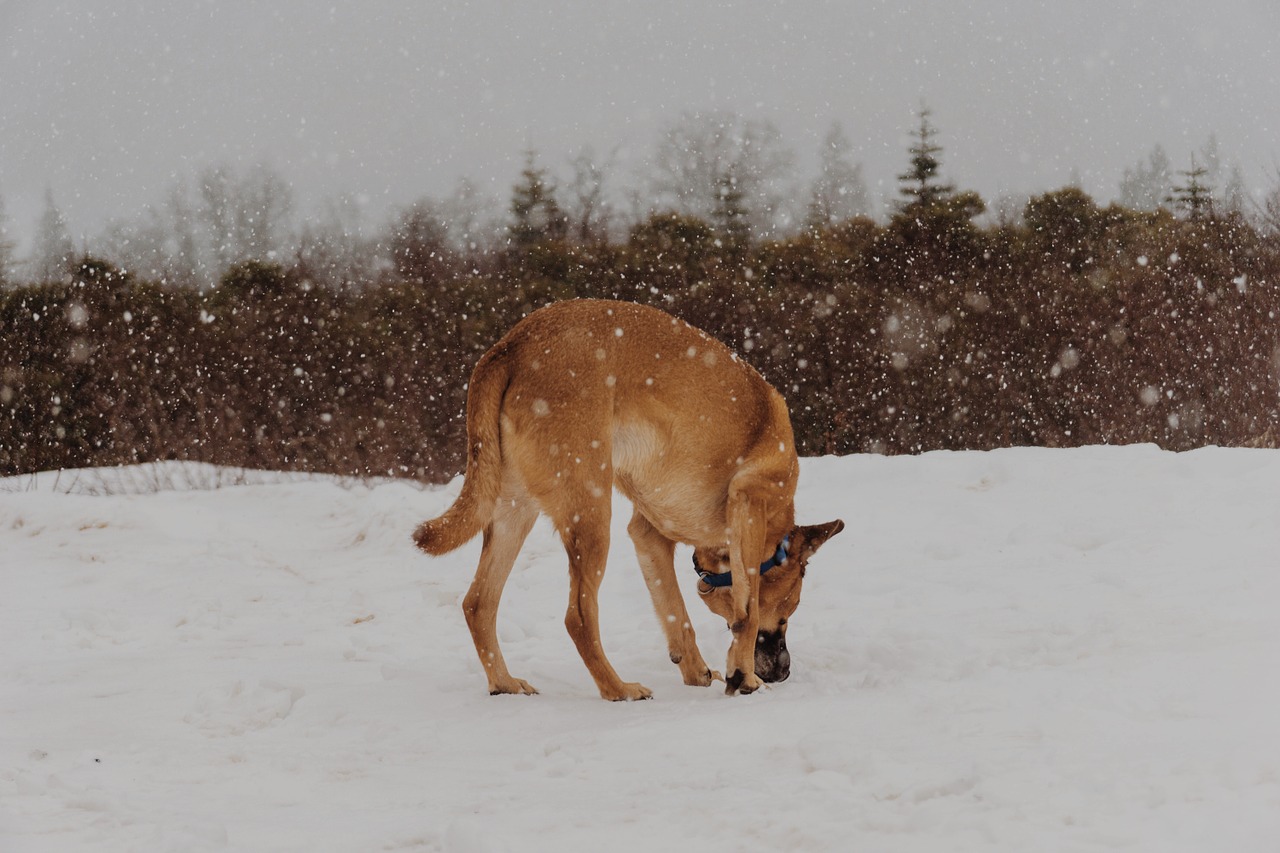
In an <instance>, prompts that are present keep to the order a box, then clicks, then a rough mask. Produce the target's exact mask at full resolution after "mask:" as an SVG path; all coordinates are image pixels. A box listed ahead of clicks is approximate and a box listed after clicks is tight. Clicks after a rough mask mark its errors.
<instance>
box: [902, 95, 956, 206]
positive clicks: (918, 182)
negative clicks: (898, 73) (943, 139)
mask: <svg viewBox="0 0 1280 853" xmlns="http://www.w3.org/2000/svg"><path fill="white" fill-rule="evenodd" d="M929 115H930V110H929V108H928V107H923V106H922V107H921V108H920V112H919V116H920V126H919V127H918V128H916V130H915V131H913V132H912V134H911V136H912V139H913V140H914V141H913V142H912V144H911V147H910V148H908V149H907V150H908V151H909V152H910V154H911V168H910V170H908V171H906V172H904V173H902V174H901V175H899V176H898V181H899V182H900V183H901V184H902V188H901V190H900V191H901V193H902V195H904V196H905V197H906V199H905V200H904V201H902V202H900V205H899V209H900V210H902V211H903V212H907V211H910V210H914V209H918V208H925V209H929V208H933V207H936V206H938V205H939V204H940V203H941V202H944V201H946V200H947V199H948V198H950V197H951V196H953V195H954V194H955V187H954V186H952V185H951V184H947V183H942V181H941V179H940V178H939V177H938V169H939V168H940V167H941V166H942V161H941V160H940V159H939V158H938V155H939V154H941V153H942V146H941V145H938V144H937V143H935V142H934V141H933V140H934V137H936V136H937V135H938V131H937V128H935V127H934V126H933V125H932V124H930V122H929Z"/></svg>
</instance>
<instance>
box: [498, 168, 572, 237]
mask: <svg viewBox="0 0 1280 853" xmlns="http://www.w3.org/2000/svg"><path fill="white" fill-rule="evenodd" d="M507 230H508V234H509V235H510V237H511V242H512V243H513V244H514V245H515V246H517V247H519V248H526V247H528V246H532V245H535V244H537V243H545V242H547V241H550V240H563V239H564V237H565V235H566V234H567V233H568V230H569V223H568V219H567V218H566V217H565V215H564V212H563V211H562V210H561V209H560V204H559V202H557V201H556V193H555V186H554V185H553V184H552V183H551V181H550V180H549V179H548V177H547V171H546V169H541V168H539V167H538V166H537V163H536V155H535V154H534V152H532V151H527V152H525V165H524V169H523V170H522V171H521V172H520V182H519V183H518V184H516V185H515V187H514V189H513V190H512V193H511V224H510V226H509V227H508V229H507Z"/></svg>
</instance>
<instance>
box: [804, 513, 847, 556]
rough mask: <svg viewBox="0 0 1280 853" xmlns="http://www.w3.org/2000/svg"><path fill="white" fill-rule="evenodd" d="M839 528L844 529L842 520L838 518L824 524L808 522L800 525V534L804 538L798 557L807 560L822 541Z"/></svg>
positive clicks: (839, 529)
mask: <svg viewBox="0 0 1280 853" xmlns="http://www.w3.org/2000/svg"><path fill="white" fill-rule="evenodd" d="M841 530H844V522H843V521H841V520H840V519H838V518H837V519H836V520H835V521H828V522H827V523H826V524H810V525H805V526H803V527H801V528H800V534H801V537H802V538H803V539H804V545H803V546H802V549H801V551H800V559H801V560H804V561H806V562H807V561H808V560H809V558H810V557H812V556H813V555H814V552H816V551H817V550H818V549H819V548H821V547H822V544H823V543H824V542H826V541H827V540H828V539H830V538H831V537H832V536H835V535H836V534H837V533H839V532H840V531H841Z"/></svg>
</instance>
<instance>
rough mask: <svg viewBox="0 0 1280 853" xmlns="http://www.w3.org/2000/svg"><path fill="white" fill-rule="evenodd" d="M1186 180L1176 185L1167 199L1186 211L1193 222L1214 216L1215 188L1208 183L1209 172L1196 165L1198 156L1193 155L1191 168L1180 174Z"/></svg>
mask: <svg viewBox="0 0 1280 853" xmlns="http://www.w3.org/2000/svg"><path fill="white" fill-rule="evenodd" d="M1178 174H1179V175H1182V176H1183V177H1184V178H1186V183H1184V184H1182V185H1181V186H1178V185H1175V186H1174V187H1173V192H1172V193H1171V194H1170V195H1169V196H1168V197H1167V198H1166V201H1168V202H1169V203H1170V204H1172V205H1174V206H1175V207H1176V208H1178V209H1180V210H1182V211H1185V212H1186V214H1187V218H1188V219H1191V220H1192V221H1196V220H1200V219H1203V218H1205V217H1206V216H1210V215H1212V214H1213V187H1211V186H1209V184H1208V183H1206V180H1207V178H1206V176H1207V175H1208V174H1209V170H1208V169H1206V168H1205V167H1204V166H1198V165H1196V155H1195V154H1192V155H1191V168H1190V169H1188V170H1187V171H1183V172H1179V173H1178Z"/></svg>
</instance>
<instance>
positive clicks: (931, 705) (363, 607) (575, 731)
mask: <svg viewBox="0 0 1280 853" xmlns="http://www.w3.org/2000/svg"><path fill="white" fill-rule="evenodd" d="M210 479H216V476H215V474H214V473H210V472H209V471H202V470H194V471H193V470H183V469H178V470H177V472H176V473H175V470H174V469H173V468H169V469H166V470H165V471H164V472H163V476H162V477H161V478H160V481H161V482H164V483H166V484H168V485H178V486H182V485H183V484H186V486H190V485H192V484H195V485H199V483H200V482H202V481H204V482H208V481H210ZM150 481H151V482H157V480H156V479H155V477H154V476H152V477H151V480H150ZM73 482H75V483H78V484H79V483H98V484H99V486H100V487H99V488H97V489H96V491H99V492H121V491H123V492H125V493H124V494H109V495H108V494H98V495H91V494H75V493H73V494H67V493H65V492H64V491H63V490H61V489H59V490H55V489H54V488H53V478H52V477H51V476H50V477H44V476H42V477H39V478H23V479H15V480H9V481H0V585H2V586H0V589H2V590H3V599H2V600H3V618H2V619H0V644H2V645H3V649H4V653H3V655H2V656H0V849H3V850H5V851H52V850H58V851H69V850H93V851H115V850H119V851H130V850H182V851H201V850H306V851H324V850H333V851H350V850H513V851H515V850H538V849H547V850H581V851H597V850H602V849H609V850H613V851H628V850H650V849H653V850H713V851H716V850H723V851H731V850H744V849H771V850H789V851H819V850H877V851H929V852H930V853H935V851H939V850H948V851H958V850H1009V851H1026V850H1050V849H1052V850H1097V849H1104V848H1105V849H1115V848H1120V849H1134V850H1160V851H1177V850H1186V851H1203V850H1233V851H1248V850H1257V851H1262V850H1274V849H1275V845H1276V844H1277V843H1280V713H1277V708H1278V707H1280V679H1277V678H1276V666H1277V661H1278V660H1280V619H1278V618H1277V616H1276V606H1277V603H1278V602H1280V572H1278V571H1277V559H1278V557H1277V555H1278V554H1280V529H1278V526H1277V519H1280V454H1277V453H1275V452H1269V451H1254V450H1222V449H1206V450H1201V451H1196V452H1193V453H1187V454H1181V455H1175V454H1169V453H1163V452H1160V451H1158V450H1156V449H1154V448H1151V447H1143V446H1138V447H1127V448H1085V449H1079V450H1069V451H1051V450H1032V449H1018V450H1005V451H997V452H992V453H931V454H926V455H924V456H921V457H896V458H883V457H850V458H840V459H835V458H827V459H813V460H805V462H804V471H803V474H802V477H801V483H800V493H799V496H798V501H797V506H798V511H799V512H800V514H801V518H802V520H805V521H826V520H828V519H829V518H831V517H837V516H838V517H842V518H843V519H844V520H845V522H846V523H847V524H848V529H847V530H846V531H845V533H844V534H842V535H841V536H839V537H837V538H836V539H834V540H832V542H831V543H830V544H828V545H827V546H826V548H825V549H824V550H823V552H822V553H821V554H820V555H819V556H818V558H817V559H815V561H814V565H813V566H812V567H811V570H810V574H809V578H808V581H807V582H806V588H805V600H804V602H803V603H802V604H801V607H800V610H799V612H798V613H797V614H796V616H795V618H794V620H793V624H792V628H791V631H790V634H789V636H788V640H789V645H790V646H791V650H792V655H793V667H792V676H791V679H790V680H789V681H787V682H785V683H783V684H781V685H777V686H774V687H773V688H772V689H769V690H766V691H762V692H761V693H759V694H756V695H753V696H747V697H735V698H728V697H725V696H724V695H723V694H722V692H721V689H720V688H719V686H717V687H714V688H712V689H700V688H691V687H685V686H684V685H682V684H681V683H680V678H679V672H678V671H677V669H676V668H675V667H674V666H672V665H671V664H670V663H669V662H668V661H667V660H666V650H665V646H664V644H663V640H662V635H661V632H660V630H659V628H658V625H657V624H656V622H655V618H654V615H653V613H652V612H651V609H650V606H649V601H648V597H647V595H646V594H645V592H644V589H643V586H642V581H641V578H640V572H639V570H638V568H637V567H636V565H635V560H634V555H633V553H632V552H631V550H630V542H629V540H628V539H627V537H626V534H625V525H626V521H627V517H628V514H629V511H628V509H627V507H626V506H625V501H623V500H622V499H621V498H618V499H617V501H618V503H617V505H616V507H615V513H614V540H613V546H612V554H611V562H610V570H609V573H608V575H607V576H606V578H605V582H604V587H603V590H602V594H601V598H602V611H603V612H602V617H601V624H602V627H603V631H604V639H605V643H606V645H607V646H608V652H609V655H610V658H611V660H612V661H613V663H614V664H615V666H616V667H617V668H618V670H619V672H620V674H622V675H623V677H625V678H628V679H636V680H639V681H642V682H644V683H645V684H646V685H648V686H649V687H651V688H652V689H653V690H654V693H655V699H654V701H651V702H643V703H634V704H610V703H605V702H602V701H600V700H599V698H598V697H597V694H596V690H595V687H594V685H593V684H592V682H591V679H590V676H589V675H588V674H587V671H586V669H585V667H584V666H583V665H582V663H581V661H580V660H579V658H578V656H577V654H576V652H575V651H574V649H573V646H572V643H571V642H570V640H569V638H568V636H567V634H566V633H565V630H564V627H563V624H562V618H563V611H564V605H565V600H566V596H567V583H566V577H565V574H566V573H565V568H564V556H563V552H562V551H561V549H560V546H559V544H558V542H557V541H556V539H555V536H554V533H553V532H552V531H551V529H550V527H549V525H547V524H546V523H545V522H542V523H540V525H539V527H538V528H537V529H536V530H535V532H534V534H533V536H531V537H530V540H529V542H528V544H527V545H526V547H525V552H524V554H523V555H522V557H521V559H520V560H519V562H518V563H517V566H516V569H515V571H514V573H513V575H512V580H511V582H510V583H509V584H508V587H507V592H506V597H505V598H504V601H503V610H502V613H501V615H500V626H501V634H502V639H503V642H504V650H505V652H506V656H507V659H508V662H509V663H510V665H511V669H512V672H513V673H514V674H516V675H518V676H520V677H523V678H527V679H529V680H530V681H531V682H533V683H534V684H535V685H536V686H537V687H538V688H539V689H540V690H541V691H542V695H540V696H535V697H490V696H487V695H486V694H485V690H484V687H485V683H484V678H483V676H482V674H481V672H480V669H479V664H478V662H477V661H476V660H475V655H474V652H473V650H472V647H471V642H470V638H469V635H468V633H467V629H466V626H465V624H464V622H463V619H462V614H461V611H460V609H459V607H458V603H459V601H460V600H461V597H462V595H463V593H464V592H465V591H466V588H467V584H468V583H469V581H470V576H471V571H472V569H473V568H474V564H475V560H476V557H477V554H478V550H479V545H478V542H475V543H472V544H471V545H469V546H467V547H466V548H465V549H463V550H462V551H460V552H457V553H455V554H451V555H449V556H447V557H442V558H438V559H434V560H433V559H430V558H427V557H424V556H422V555H421V554H419V553H417V552H416V551H415V550H414V549H413V547H412V544H411V542H410V540H409V534H410V532H411V531H412V530H413V528H414V526H415V525H416V524H417V523H418V522H419V521H421V520H422V519H423V518H426V517H428V516H431V515H434V514H436V513H438V512H439V511H440V510H441V509H443V508H444V507H445V506H446V505H447V504H448V503H449V502H450V500H451V498H452V496H453V495H454V494H455V493H456V489H457V487H458V483H456V482H455V483H454V484H453V485H452V486H451V487H449V488H444V489H426V490H422V489H418V488H414V487H412V486H410V485H408V484H405V483H386V484H379V485H375V486H365V485H354V484H351V483H343V482H337V481H333V480H327V479H323V478H296V477H295V478H284V477H279V478H273V477H262V476H259V477H258V478H256V481H255V482H253V483H251V484H246V485H227V486H225V487H223V488H219V489H214V490H200V489H198V488H197V489H190V488H179V489H177V490H171V489H165V490H163V491H158V492H149V491H148V490H147V489H145V488H138V487H137V486H138V485H139V484H145V483H146V482H148V476H147V475H142V476H139V475H138V474H137V472H136V471H134V472H131V473H122V472H94V473H93V476H88V475H86V476H85V477H84V478H82V479H81V480H77V481H73ZM225 482H228V483H231V482H234V483H241V482H244V479H243V478H234V477H232V478H227V479H226V480H225ZM60 483H61V485H62V486H63V487H65V486H66V485H67V483H68V481H67V480H66V479H63V480H61V481H60ZM122 484H124V485H122ZM130 484H131V485H130ZM89 490H93V489H86V488H78V489H77V491H81V492H83V491H89ZM688 553H689V552H688V550H687V549H683V548H682V549H681V550H680V551H679V552H678V554H677V559H678V567H679V569H680V571H681V573H682V576H681V583H682V589H683V592H684V593H685V595H686V598H687V599H688V600H689V609H690V612H691V613H692V614H693V615H694V618H695V620H696V625H695V627H696V629H697V631H698V635H699V640H700V642H701V645H702V648H703V652H704V654H705V655H706V657H707V659H708V661H709V662H712V664H713V665H714V666H718V665H720V664H722V662H723V658H724V653H725V650H726V648H727V643H728V635H727V631H726V629H725V627H724V625H723V623H719V624H718V623H717V620H716V619H715V617H713V616H711V615H710V614H709V613H707V612H706V610H705V608H703V606H702V605H701V604H700V603H698V602H697V601H696V598H697V594H696V592H695V587H694V580H695V579H694V575H693V572H692V571H688V572H685V571H684V569H685V566H686V565H687V563H688V559H689V557H688Z"/></svg>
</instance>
